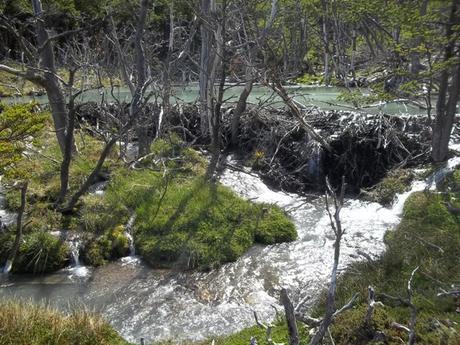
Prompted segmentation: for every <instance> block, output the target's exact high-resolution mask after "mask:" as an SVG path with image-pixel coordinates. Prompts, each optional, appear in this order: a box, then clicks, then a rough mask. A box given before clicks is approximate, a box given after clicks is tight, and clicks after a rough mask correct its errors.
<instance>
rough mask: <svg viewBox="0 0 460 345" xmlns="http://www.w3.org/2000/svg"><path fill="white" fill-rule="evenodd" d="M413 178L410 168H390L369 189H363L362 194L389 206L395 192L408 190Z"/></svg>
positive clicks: (365, 197) (370, 199) (399, 192)
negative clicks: (383, 176) (390, 169)
mask: <svg viewBox="0 0 460 345" xmlns="http://www.w3.org/2000/svg"><path fill="white" fill-rule="evenodd" d="M414 178H415V175H414V173H412V172H411V171H410V170H392V171H390V172H389V173H388V175H387V176H386V177H385V178H383V180H382V181H380V182H379V183H377V184H376V185H375V186H374V187H373V188H372V189H371V190H370V191H363V193H362V195H363V196H364V199H366V200H369V201H373V202H378V203H379V204H382V205H384V206H391V204H392V203H393V201H394V199H395V196H396V195H397V194H401V193H404V192H407V191H408V190H409V188H410V184H411V182H412V180H413V179H414Z"/></svg>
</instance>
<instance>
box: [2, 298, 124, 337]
mask: <svg viewBox="0 0 460 345" xmlns="http://www.w3.org/2000/svg"><path fill="white" fill-rule="evenodd" d="M0 310H1V311H2V312H1V313H0V344H2V345H30V344H34V345H74V344H79V345H129V343H128V342H126V341H125V340H123V339H122V338H121V337H120V335H118V333H117V332H116V331H115V330H114V329H113V328H112V327H110V326H109V325H108V324H107V323H106V322H105V321H104V320H102V319H101V318H100V317H98V316H95V315H93V314H91V313H88V312H86V311H77V312H73V313H71V314H70V315H64V314H61V313H59V312H57V311H56V310H54V309H51V308H50V307H46V306H37V305H34V304H32V303H25V302H14V301H7V300H0Z"/></svg>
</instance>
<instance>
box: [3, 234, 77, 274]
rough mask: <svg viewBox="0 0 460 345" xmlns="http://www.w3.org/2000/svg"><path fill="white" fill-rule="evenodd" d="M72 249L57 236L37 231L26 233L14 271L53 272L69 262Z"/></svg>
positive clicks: (14, 264)
mask: <svg viewBox="0 0 460 345" xmlns="http://www.w3.org/2000/svg"><path fill="white" fill-rule="evenodd" d="M69 256H70V249H69V247H68V245H67V244H66V243H64V242H62V241H61V240H60V239H59V238H57V237H56V236H53V235H51V234H49V233H47V232H42V231H36V232H32V233H29V234H26V235H24V238H23V242H22V243H21V245H20V247H19V253H18V256H17V258H16V260H15V261H14V263H13V267H12V271H13V272H14V273H45V272H53V271H56V270H58V269H60V268H62V267H64V266H66V264H67V263H68V262H69V260H68V258H69Z"/></svg>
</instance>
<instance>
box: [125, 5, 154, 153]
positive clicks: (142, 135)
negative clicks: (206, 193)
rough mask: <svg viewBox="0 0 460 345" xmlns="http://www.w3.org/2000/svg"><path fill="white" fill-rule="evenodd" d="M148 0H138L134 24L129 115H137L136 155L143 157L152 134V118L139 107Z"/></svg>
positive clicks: (147, 151)
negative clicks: (133, 52)
mask: <svg viewBox="0 0 460 345" xmlns="http://www.w3.org/2000/svg"><path fill="white" fill-rule="evenodd" d="M149 3H150V1H149V0H140V9H139V18H138V22H137V26H136V34H135V38H134V49H135V68H136V69H135V72H136V77H137V79H136V88H135V90H134V95H133V98H132V100H131V106H130V116H131V117H133V116H134V114H139V115H138V121H137V125H136V134H137V140H138V148H139V151H138V157H143V156H145V155H147V154H149V153H150V144H151V143H152V140H153V136H152V134H151V133H150V131H149V128H150V127H151V122H152V121H153V119H152V118H151V116H149V114H145V113H144V112H143V111H141V109H140V105H141V103H142V97H143V94H144V91H145V84H146V82H147V70H146V63H145V53H144V47H143V44H142V39H143V36H144V29H145V22H146V19H147V12H148V7H149Z"/></svg>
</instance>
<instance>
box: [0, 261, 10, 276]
mask: <svg viewBox="0 0 460 345" xmlns="http://www.w3.org/2000/svg"><path fill="white" fill-rule="evenodd" d="M12 266H13V262H12V261H11V260H9V259H8V260H6V263H5V266H3V267H2V268H1V270H0V274H8V273H10V271H11V267H12Z"/></svg>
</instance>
